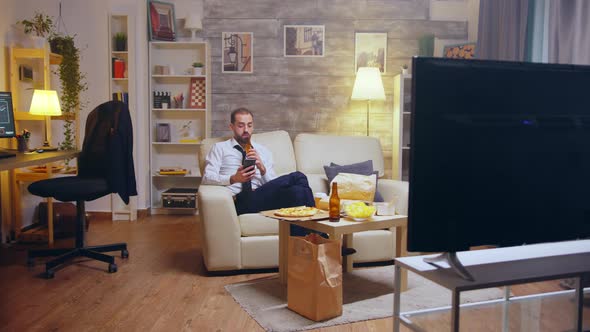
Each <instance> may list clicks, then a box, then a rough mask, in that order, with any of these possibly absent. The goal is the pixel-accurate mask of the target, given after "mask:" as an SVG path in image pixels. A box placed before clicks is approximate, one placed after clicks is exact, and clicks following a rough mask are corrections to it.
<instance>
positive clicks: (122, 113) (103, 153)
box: [27, 101, 137, 279]
mask: <svg viewBox="0 0 590 332" xmlns="http://www.w3.org/2000/svg"><path fill="white" fill-rule="evenodd" d="M85 133H86V136H85V137H84V143H83V145H82V152H81V153H80V155H79V157H78V175H77V176H68V177H60V178H53V179H46V180H41V181H37V182H34V183H32V184H31V185H29V188H28V189H29V191H30V192H31V193H32V194H33V195H37V196H41V197H53V198H55V199H57V200H60V201H64V202H70V201H75V202H76V219H77V220H76V244H75V247H74V248H55V249H42V250H31V251H29V253H28V258H27V263H28V264H29V265H33V263H34V258H35V257H48V256H58V257H56V258H54V259H53V260H50V261H48V262H47V263H46V264H45V277H46V278H47V279H50V278H53V277H54V275H55V270H56V268H57V267H58V266H60V265H62V264H64V263H66V262H68V261H70V260H71V259H73V258H76V257H87V258H91V259H95V260H99V261H102V262H105V263H108V264H109V266H108V271H109V273H114V272H117V265H116V264H115V257H113V256H109V255H106V254H103V252H109V251H118V250H120V251H121V257H123V258H128V257H129V252H128V251H127V244H126V243H115V244H108V245H98V246H86V243H85V234H84V230H85V223H86V218H85V208H84V202H86V201H92V200H95V199H97V198H100V197H103V196H106V195H109V194H111V193H118V194H119V196H120V197H121V199H122V200H123V201H124V202H125V203H127V204H128V203H129V197H130V196H134V195H137V189H136V183H135V171H134V166H133V128H132V125H131V117H130V115H129V109H128V108H127V105H126V104H124V103H122V102H119V101H109V102H106V103H103V104H101V105H99V106H98V107H96V108H95V109H94V110H93V111H92V112H90V114H89V115H88V119H87V120H86V132H85Z"/></svg>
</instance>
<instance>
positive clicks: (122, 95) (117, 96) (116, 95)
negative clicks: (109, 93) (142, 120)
mask: <svg viewBox="0 0 590 332" xmlns="http://www.w3.org/2000/svg"><path fill="white" fill-rule="evenodd" d="M113 100H117V101H122V102H124V103H125V104H127V105H129V93H127V92H113Z"/></svg>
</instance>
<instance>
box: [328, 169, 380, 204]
mask: <svg viewBox="0 0 590 332" xmlns="http://www.w3.org/2000/svg"><path fill="white" fill-rule="evenodd" d="M324 171H325V172H326V176H327V177H328V183H332V180H333V179H334V177H335V176H336V175H338V174H339V173H352V174H359V175H371V174H377V182H379V172H378V171H373V161H372V160H367V161H363V162H360V163H355V164H350V165H338V164H335V163H330V165H329V166H324ZM375 202H383V196H381V193H379V191H376V192H375Z"/></svg>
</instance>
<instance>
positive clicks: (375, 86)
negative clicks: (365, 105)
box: [350, 67, 385, 100]
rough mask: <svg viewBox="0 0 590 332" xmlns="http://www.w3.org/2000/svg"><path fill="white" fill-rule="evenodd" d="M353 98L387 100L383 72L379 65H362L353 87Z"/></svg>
mask: <svg viewBox="0 0 590 332" xmlns="http://www.w3.org/2000/svg"><path fill="white" fill-rule="evenodd" d="M350 99H352V100H385V90H384V89H383V81H382V80H381V72H380V71H379V68H377V67H360V68H359V69H358V72H357V73H356V80H355V81H354V87H353V88H352V96H351V97H350Z"/></svg>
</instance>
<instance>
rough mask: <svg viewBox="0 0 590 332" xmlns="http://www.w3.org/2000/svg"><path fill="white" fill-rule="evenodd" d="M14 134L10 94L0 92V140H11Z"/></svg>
mask: <svg viewBox="0 0 590 332" xmlns="http://www.w3.org/2000/svg"><path fill="white" fill-rule="evenodd" d="M15 134H16V132H15V128H14V111H13V108H12V94H11V93H10V92H0V138H12V137H14V136H15Z"/></svg>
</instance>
